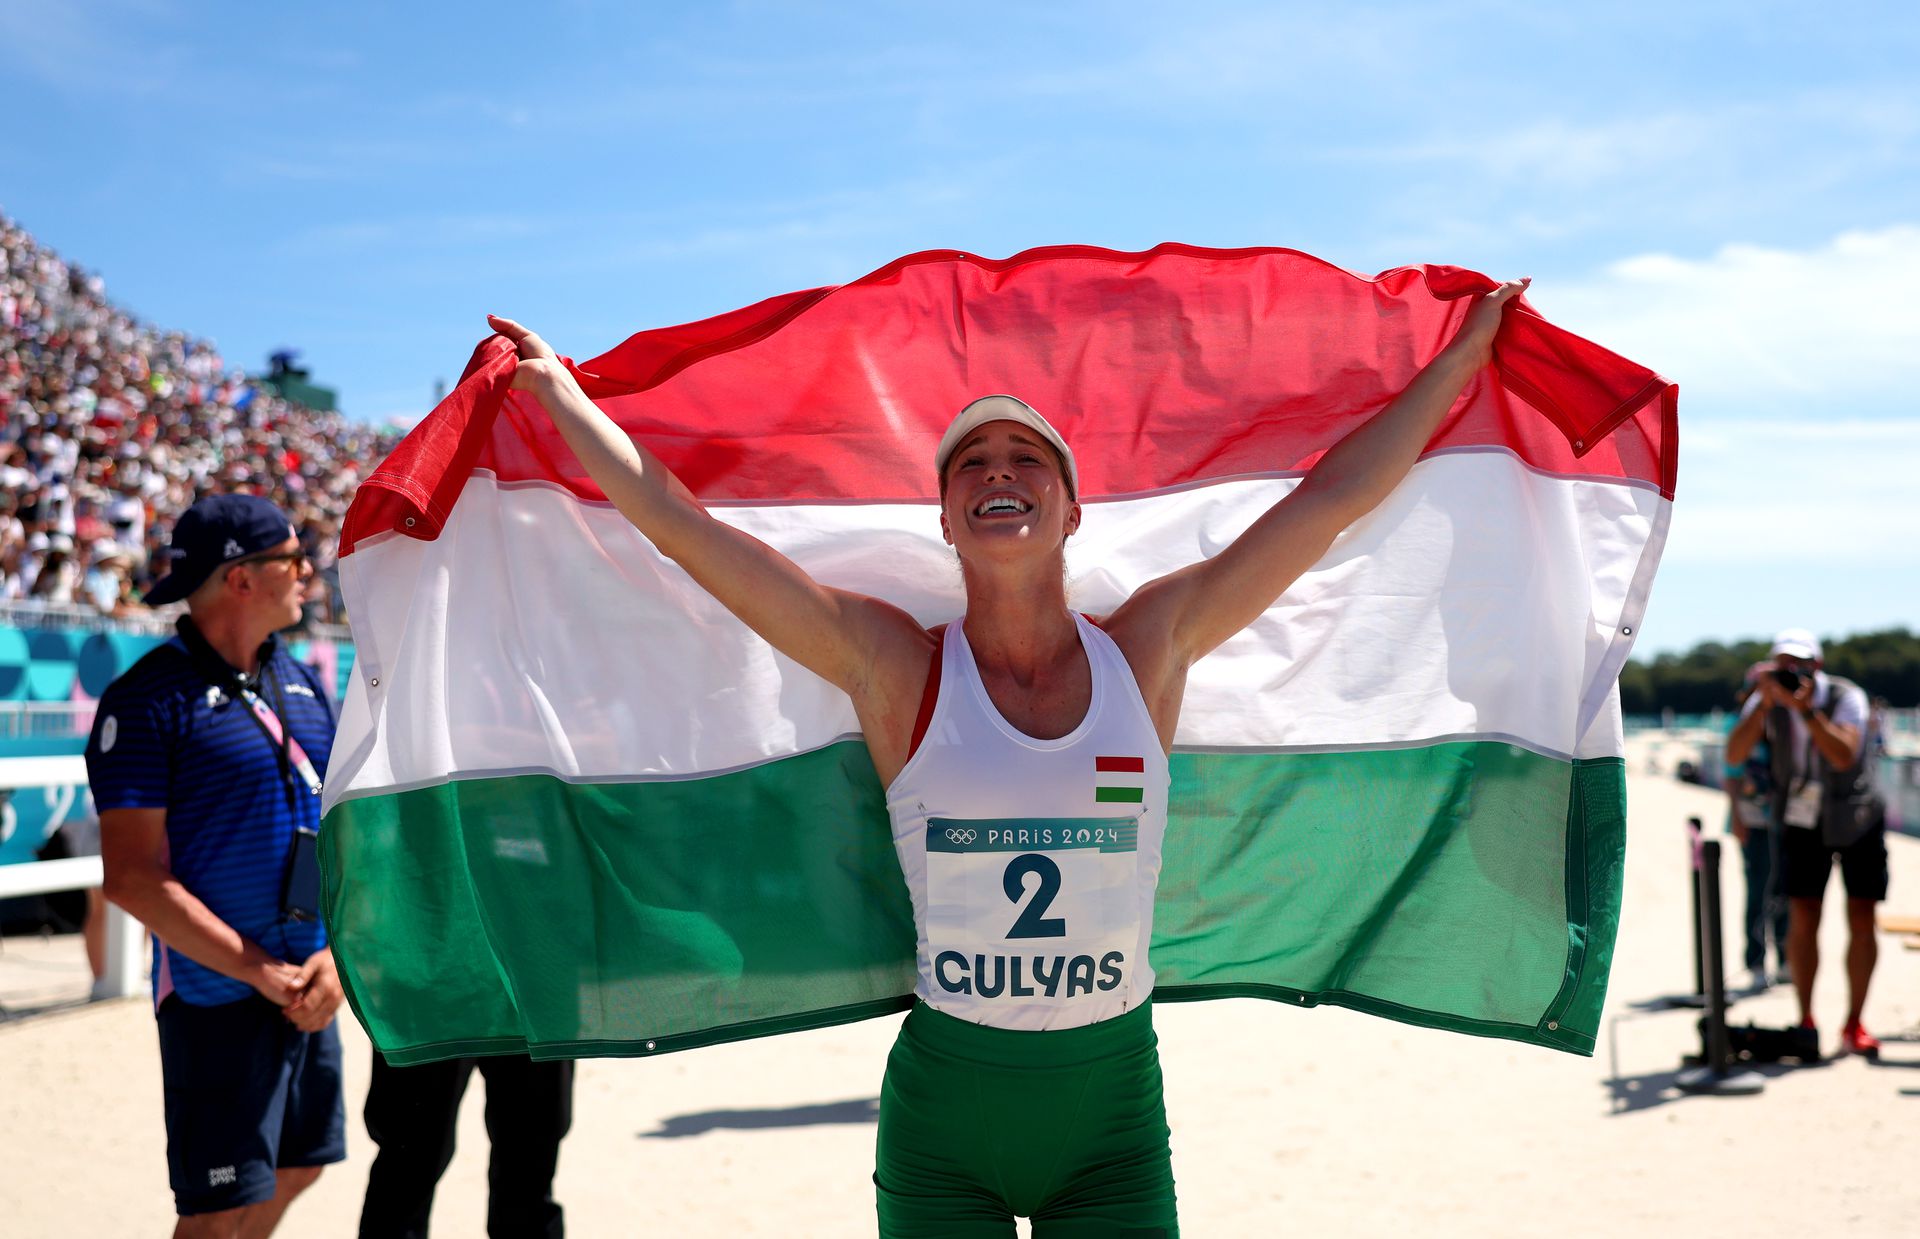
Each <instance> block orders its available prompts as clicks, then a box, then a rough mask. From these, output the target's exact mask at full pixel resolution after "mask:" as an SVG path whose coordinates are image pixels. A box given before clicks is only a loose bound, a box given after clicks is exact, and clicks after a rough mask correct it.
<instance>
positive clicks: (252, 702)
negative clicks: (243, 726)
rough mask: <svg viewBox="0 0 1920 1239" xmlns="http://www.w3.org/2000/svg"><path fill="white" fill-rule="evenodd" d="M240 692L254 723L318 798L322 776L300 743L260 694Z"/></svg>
mask: <svg viewBox="0 0 1920 1239" xmlns="http://www.w3.org/2000/svg"><path fill="white" fill-rule="evenodd" d="M239 691H240V700H241V701H243V702H245V703H246V705H247V709H248V710H250V711H252V712H253V721H254V722H256V723H258V724H260V730H262V731H264V732H266V733H267V739H269V740H271V741H273V747H274V749H275V751H276V752H278V753H284V754H285V755H286V759H287V761H288V762H289V763H291V764H292V766H293V768H294V770H295V772H297V773H298V774H299V775H300V781H301V782H303V783H305V784H306V785H307V790H308V791H309V792H311V793H313V794H314V795H316V796H318V795H319V794H320V775H319V774H318V773H317V772H316V771H315V770H314V768H313V763H312V762H311V761H309V760H308V759H307V752H306V750H305V749H303V748H301V747H300V742H299V741H298V740H296V739H294V738H293V733H292V732H290V731H288V730H287V729H286V728H285V727H283V726H281V723H280V716H279V715H277V714H275V713H274V712H273V710H272V709H271V708H270V707H269V706H268V705H267V703H266V702H265V701H264V700H262V699H261V697H260V694H259V693H256V692H254V691H253V690H252V689H251V688H244V687H243V688H241V689H240V690H239Z"/></svg>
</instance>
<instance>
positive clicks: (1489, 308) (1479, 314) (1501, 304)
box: [1453, 276, 1533, 366]
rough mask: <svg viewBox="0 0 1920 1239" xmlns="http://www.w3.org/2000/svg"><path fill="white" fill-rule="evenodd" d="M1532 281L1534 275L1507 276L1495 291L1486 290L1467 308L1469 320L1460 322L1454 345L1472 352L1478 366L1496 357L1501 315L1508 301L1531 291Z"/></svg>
mask: <svg viewBox="0 0 1920 1239" xmlns="http://www.w3.org/2000/svg"><path fill="white" fill-rule="evenodd" d="M1531 283H1533V277H1531V276H1529V277H1527V278H1526V279H1522V280H1507V281H1506V282H1504V283H1502V284H1501V285H1500V286H1499V287H1497V288H1495V289H1494V290H1493V291H1492V292H1489V293H1482V294H1481V296H1480V299H1479V300H1478V301H1476V302H1474V303H1473V308H1472V309H1471V310H1468V311H1467V321H1466V322H1464V323H1462V324H1461V325H1460V334H1459V335H1457V336H1455V337H1454V338H1453V346H1454V347H1455V348H1457V349H1461V350H1463V351H1466V352H1468V353H1470V354H1471V355H1472V356H1473V359H1474V362H1475V364H1476V365H1477V366H1484V365H1486V364H1487V363H1488V362H1490V361H1492V360H1493V337H1494V335H1495V333H1497V332H1498V331H1499V330H1500V317H1501V315H1502V314H1504V313H1505V312H1506V308H1507V302H1509V301H1511V300H1513V299H1514V298H1515V297H1518V296H1519V295H1520V294H1521V293H1523V292H1525V291H1527V286H1528V285H1529V284H1531Z"/></svg>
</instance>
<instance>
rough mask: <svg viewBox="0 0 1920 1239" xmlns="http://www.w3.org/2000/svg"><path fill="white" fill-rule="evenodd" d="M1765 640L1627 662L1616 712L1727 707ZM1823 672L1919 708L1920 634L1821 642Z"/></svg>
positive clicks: (1887, 632)
mask: <svg viewBox="0 0 1920 1239" xmlns="http://www.w3.org/2000/svg"><path fill="white" fill-rule="evenodd" d="M1771 645H1772V641H1771V640H1769V639H1767V638H1764V637H1755V638H1750V639H1748V640H1744V641H1735V642H1732V643H1730V644H1729V643H1724V642H1720V641H1704V642H1702V643H1701V644H1699V645H1696V646H1694V647H1693V648H1692V649H1690V650H1688V651H1687V652H1686V653H1684V654H1660V655H1657V656H1656V657H1655V658H1654V659H1653V661H1651V662H1641V661H1640V660H1639V659H1637V658H1636V659H1632V660H1630V661H1628V663H1627V665H1626V668H1625V670H1623V671H1621V673H1620V708H1621V710H1622V711H1624V712H1625V713H1627V714H1659V713H1660V712H1661V711H1663V710H1672V711H1673V712H1674V713H1676V714H1705V713H1706V712H1707V711H1709V710H1711V709H1713V708H1714V707H1715V706H1719V707H1721V708H1722V709H1730V708H1732V706H1733V703H1734V697H1735V694H1737V693H1738V692H1739V691H1740V684H1741V681H1742V679H1743V678H1744V677H1745V676H1746V673H1747V668H1748V667H1751V666H1752V665H1753V664H1754V663H1757V662H1759V661H1761V660H1762V659H1764V658H1766V657H1767V650H1768V648H1769V647H1770V646H1771ZM1821 646H1822V650H1823V652H1824V653H1825V654H1826V664H1825V665H1826V669H1827V670H1828V671H1830V672H1832V673H1833V674H1835V675H1842V676H1845V677H1846V678H1847V679H1849V680H1852V681H1853V682H1854V683H1856V684H1858V685H1859V686H1860V687H1861V688H1864V689H1866V690H1867V695H1868V696H1870V697H1885V698H1886V699H1887V701H1888V702H1889V703H1891V704H1892V705H1895V706H1902V707H1906V706H1914V705H1920V636H1916V635H1914V634H1913V633H1911V632H1908V631H1907V630H1906V629H1905V628H1887V629H1882V630H1881V631H1879V632H1863V633H1856V634H1854V635H1853V636H1850V637H1839V638H1835V639H1831V640H1829V639H1826V638H1822V640H1821Z"/></svg>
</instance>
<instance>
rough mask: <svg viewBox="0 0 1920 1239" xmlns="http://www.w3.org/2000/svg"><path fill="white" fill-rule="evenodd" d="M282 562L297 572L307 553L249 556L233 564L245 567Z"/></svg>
mask: <svg viewBox="0 0 1920 1239" xmlns="http://www.w3.org/2000/svg"><path fill="white" fill-rule="evenodd" d="M282 560H284V561H286V562H287V563H288V564H291V565H292V566H293V570H294V571H295V572H298V571H299V570H300V569H301V568H302V567H303V566H304V565H305V564H306V562H307V553H306V552H305V551H282V552H281V553H280V554H278V555H249V556H248V557H247V558H245V559H240V560H235V561H234V562H235V563H238V564H247V565H251V564H277V563H280V562H281V561H282Z"/></svg>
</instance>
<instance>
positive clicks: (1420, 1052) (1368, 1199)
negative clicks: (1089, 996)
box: [0, 743, 1920, 1239]
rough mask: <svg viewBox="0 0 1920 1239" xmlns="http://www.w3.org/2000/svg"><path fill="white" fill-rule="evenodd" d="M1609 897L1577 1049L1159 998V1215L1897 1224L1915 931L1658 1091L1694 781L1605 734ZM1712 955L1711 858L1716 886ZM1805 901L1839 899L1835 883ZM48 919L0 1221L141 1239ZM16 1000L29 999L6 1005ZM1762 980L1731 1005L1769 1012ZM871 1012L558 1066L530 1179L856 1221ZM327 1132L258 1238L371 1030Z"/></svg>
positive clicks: (1693, 1040) (12, 994)
mask: <svg viewBox="0 0 1920 1239" xmlns="http://www.w3.org/2000/svg"><path fill="white" fill-rule="evenodd" d="M1633 753H1634V756H1633V759H1632V768H1633V770H1634V773H1633V774H1632V775H1631V776H1630V779H1631V782H1630V803H1631V806H1632V809H1631V813H1632V817H1631V827H1630V838H1631V846H1630V847H1629V855H1628V873H1627V891H1626V910H1625V915H1624V917H1623V923H1622V929H1621V935H1620V942H1619V949H1618V954H1617V956H1616V960H1615V964H1614V970H1613V983H1612V992H1611V996H1610V999H1609V1002H1608V1012H1607V1018H1606V1022H1605V1025H1604V1028H1603V1031H1602V1038H1601V1044H1600V1050H1599V1053H1598V1054H1597V1055H1596V1056H1595V1057H1594V1058H1592V1059H1583V1058H1576V1057H1572V1056H1568V1055H1564V1054H1558V1053H1554V1052H1551V1051H1546V1050H1539V1049H1533V1048H1530V1047H1525V1046H1518V1045H1512V1044H1508V1043H1505V1042H1497V1041H1485V1040H1478V1039H1474V1038H1469V1037H1463V1036H1459V1035H1455V1034H1446V1033H1437V1032H1430V1031H1425V1030H1422V1029H1415V1028H1407V1027H1402V1026H1400V1025H1396V1024H1393V1023H1389V1022H1387V1021H1385V1020H1380V1019H1375V1018H1370V1017H1366V1016H1360V1015H1354V1014H1351V1013H1348V1012H1344V1011H1338V1010H1331V1009H1322V1010H1315V1011H1296V1010H1289V1009H1286V1008H1283V1007H1280V1006H1278V1005H1276V1004H1272V1003H1262V1002H1253V1001H1234V1002H1209V1003H1195V1004H1181V1005H1174V1006H1168V1007H1165V1008H1162V1009H1161V1010H1160V1011H1159V1012H1158V1014H1157V1016H1156V1018H1157V1020H1158V1024H1159V1029H1160V1037H1161V1045H1162V1049H1163V1052H1164V1056H1165V1063H1166V1074H1167V1092H1168V1105H1169V1108H1170V1111H1171V1115H1170V1117H1171V1120H1172V1124H1173V1130H1174V1166H1175V1172H1176V1174H1177V1176H1178V1179H1179V1190H1180V1201H1181V1215H1182V1222H1183V1231H1184V1233H1185V1234H1187V1235H1190V1236H1202V1237H1205V1236H1269V1235H1278V1234H1281V1233H1286V1234H1292V1235H1314V1236H1318V1235H1371V1234H1380V1233H1389V1232H1391V1233H1399V1234H1421V1235H1437V1236H1454V1235H1459V1236H1466V1235H1476V1236H1478V1235H1516V1236H1518V1235H1528V1236H1539V1235H1548V1234H1551V1235H1554V1236H1582V1235H1618V1234H1622V1233H1643V1234H1654V1235H1669V1234H1673V1235H1688V1236H1703V1235H1732V1236H1770V1235H1779V1236H1791V1237H1792V1239H1805V1237H1806V1236H1809V1235H1824V1234H1832V1233H1838V1232H1840V1231H1841V1230H1842V1229H1843V1228H1844V1230H1845V1232H1846V1233H1847V1234H1849V1235H1861V1236H1875V1235H1888V1236H1892V1235H1910V1234H1912V1233H1914V1227H1915V1225H1916V1223H1915V1221H1914V1219H1915V1218H1917V1217H1920V1176H1916V1175H1915V1174H1913V1173H1912V1169H1911V1167H1912V1156H1911V1146H1909V1145H1908V1144H1907V1143H1906V1141H1907V1139H1908V1138H1909V1134H1910V1133H1911V1132H1912V1130H1913V1129H1914V1126H1915V1123H1916V1121H1917V1120H1920V952H1913V951H1908V950H1906V949H1904V946H1903V944H1902V942H1901V941H1900V940H1898V939H1895V938H1891V937H1888V936H1885V935H1883V936H1882V938H1881V950H1882V955H1881V967H1880V971H1879V973H1878V975H1877V977H1876V979H1875V984H1874V989H1873V995H1872V998H1871V1000H1870V1002H1869V1004H1868V1009H1867V1010H1868V1025H1869V1026H1870V1027H1872V1028H1873V1029H1875V1030H1876V1031H1878V1032H1879V1033H1880V1034H1881V1035H1882V1037H1883V1038H1884V1039H1886V1041H1887V1045H1886V1052H1885V1054H1884V1055H1883V1056H1882V1061H1881V1062H1880V1063H1879V1064H1878V1065H1874V1064H1870V1063H1868V1062H1866V1061H1864V1060H1861V1059H1856V1058H1845V1059H1840V1060H1837V1061H1830V1062H1828V1063H1825V1064H1823V1065H1820V1066H1817V1067H1810V1068H1775V1067H1769V1068H1766V1069H1765V1072H1766V1075H1767V1081H1766V1089H1765V1091H1764V1093H1762V1094H1761V1095H1759V1096H1752V1097H1738V1098H1727V1097H1693V1096H1686V1095H1683V1094H1681V1093H1679V1092H1678V1091H1677V1090H1676V1089H1675V1088H1674V1077H1675V1074H1676V1072H1677V1070H1678V1068H1679V1067H1680V1065H1681V1058H1682V1056H1683V1055H1684V1054H1686V1053H1688V1052H1690V1051H1691V1050H1693V1049H1694V1047H1695V1046H1696V1044H1697V1034H1696V1031H1695V1028H1694V1020H1695V1018H1696V1016H1695V1014H1694V1013H1692V1012H1689V1011H1685V1010H1662V1009H1658V1005H1659V1004H1658V1000H1660V999H1661V998H1663V997H1664V996H1667V995H1670V994H1674V993H1678V992H1682V991H1685V990H1688V989H1691V988H1692V986H1691V978H1692V966H1691V963H1690V956H1689V950H1690V945H1689V941H1690V940H1689V937H1688V916H1689V911H1688V894H1687V885H1686V872H1687V871H1686V861H1685V856H1686V850H1685V842H1684V831H1683V823H1684V821H1685V819H1686V817H1687V816H1688V815H1689V814H1695V813H1697V814H1702V815H1703V816H1705V817H1706V819H1707V820H1708V822H1709V823H1717V822H1718V821H1719V820H1720V817H1721V806H1722V803H1723V802H1722V801H1721V799H1720V797H1718V796H1717V795H1715V794H1712V793H1709V792H1706V791H1704V790H1702V789H1699V788H1693V787H1687V786H1684V785H1681V784H1678V783H1675V782H1672V781H1671V780H1669V779H1665V778H1660V777H1656V776H1654V775H1651V774H1649V773H1646V772H1647V771H1648V770H1649V768H1650V767H1651V766H1652V765H1654V764H1658V763H1659V762H1661V761H1662V760H1663V754H1662V753H1661V751H1660V750H1659V748H1658V747H1657V746H1656V747H1654V748H1649V747H1648V746H1647V745H1646V744H1645V743H1642V744H1640V745H1638V746H1636V748H1635V749H1634V750H1633ZM1890 847H1891V850H1892V863H1893V868H1894V879H1893V898H1892V900H1891V902H1890V903H1889V905H1888V909H1889V910H1890V911H1894V912H1904V913H1908V914H1920V840H1914V839H1907V838H1895V839H1893V840H1891V841H1890ZM1725 889H1726V891H1727V894H1728V905H1729V906H1728V917H1727V942H1728V944H1729V949H1730V950H1731V951H1733V952H1734V954H1735V956H1736V957H1737V954H1738V947H1737V944H1738V942H1739V936H1738V927H1737V924H1736V923H1735V920H1734V918H1735V915H1736V911H1735V909H1736V907H1737V905H1738V903H1739V899H1740V893H1741V890H1742V886H1741V881H1740V877H1739V873H1738V863H1737V858H1735V859H1734V863H1733V864H1732V866H1731V868H1730V870H1729V873H1728V875H1727V878H1726V882H1725ZM1832 903H1837V887H1836V898H1835V899H1834V900H1832ZM1838 912H1839V909H1838V908H1837V907H1835V906H1830V907H1829V914H1828V918H1827V921H1828V924H1827V927H1826V933H1825V935H1824V938H1823V951H1824V952H1825V954H1826V958H1827V959H1828V961H1829V966H1828V967H1827V968H1825V969H1824V970H1823V971H1822V974H1821V979H1820V987H1819V992H1818V995H1817V1005H1818V1013H1819V1015H1820V1019H1821V1033H1822V1041H1823V1043H1824V1045H1825V1046H1826V1048H1827V1049H1828V1050H1829V1052H1831V1051H1832V1050H1834V1048H1835V1047H1836V1042H1837V1034H1838V1026H1839V1022H1840V1019H1841V1016H1842V1014H1843V1013H1844V1007H1845V992H1844V990H1845V982H1844V977H1843V976H1842V974H1841V972H1840V970H1839V968H1838V967H1837V966H1835V965H1837V964H1838V962H1839V960H1840V957H1841V953H1842V951H1843V950H1844V946H1845V932H1844V926H1843V925H1842V923H1841V919H1840V917H1839V915H1838ZM86 986H87V976H86V970H85V965H84V963H83V962H82V959H81V953H80V947H79V943H78V941H77V940H76V939H73V938H55V939H51V940H46V941H43V940H40V939H31V938H29V939H21V938H14V939H9V940H7V941H6V943H5V949H4V952H0V1006H4V1007H5V1008H6V1010H7V1011H8V1012H9V1013H10V1014H11V1018H8V1019H6V1020H5V1021H4V1022H0V1231H4V1232H5V1233H7V1234H16V1235H22V1236H26V1235H83V1236H93V1235H116V1236H117V1235H135V1234H160V1233H164V1230H165V1229H166V1228H167V1226H168V1225H169V1221H170V1215H171V1198H170V1196H169V1193H168V1191H167V1182H166V1170H165V1161H164V1144H163V1136H162V1130H161V1120H160V1078H159V1064H158V1056H157V1051H156V1049H155V1044H154V1036H153V1030H152V1027H151V1025H152V1017H151V1015H150V1013H149V1010H148V1008H147V1006H146V1004H145V1003H144V1002H142V1001H139V1000H123V1001H118V1002H110V1003H98V1004H92V1005H87V1004H86V1003H85V1002H84V1001H83V998H82V996H83V995H84V993H85V991H86ZM35 1009H37V1010H38V1011H39V1013H38V1014H30V1015H26V1016H24V1017H23V1016H22V1013H23V1012H27V1011H32V1010H35ZM1792 1017H1793V1010H1792V997H1791V992H1790V991H1789V990H1786V989H1784V988H1779V989H1775V990H1772V991H1770V992H1767V993H1765V994H1762V995H1760V996H1758V997H1754V998H1751V999H1746V1000H1743V1001H1741V1002H1740V1003H1739V1004H1738V1006H1737V1007H1736V1009H1735V1013H1734V1018H1735V1020H1736V1021H1746V1020H1754V1021H1758V1022H1760V1023H1763V1024H1764V1023H1773V1024H1784V1023H1788V1022H1790V1021H1791V1019H1792ZM895 1023H896V1020H894V1019H887V1020H876V1021H870V1022H868V1023H865V1024H857V1025H853V1026H850V1027H846V1028H838V1029H830V1030H826V1031H823V1032H817V1033H808V1034H801V1035H795V1036H788V1037H778V1038H774V1039H771V1040H767V1041H759V1042H750V1043H747V1044H743V1045H733V1046H725V1047H720V1048H715V1049H708V1050H698V1051H693V1052H691V1053H686V1054H679V1055H672V1056H669V1057H665V1058H660V1059H654V1060H650V1061H633V1060H597V1061H590V1062H587V1063H584V1064H582V1067H581V1071H580V1078H579V1086H578V1093H577V1097H576V1118H575V1123H574V1129H573V1134H572V1135H571V1136H570V1137H569V1138H568V1140H567V1143H566V1145H565V1147H564V1149H563V1151H562V1155H561V1164H560V1175H559V1181H558V1184H557V1191H558V1195H559V1196H560V1198H561V1200H562V1202H563V1203H564V1204H565V1206H566V1209H567V1214H568V1220H569V1223H570V1229H571V1232H572V1233H573V1234H575V1235H581V1236H599V1235H630V1234H669V1235H692V1236H705V1235H715V1236H718V1235H727V1236H736V1235H782V1236H856V1235H870V1234H872V1233H873V1230H874V1225H873V1206H872V1199H871V1188H870V1185H869V1182H868V1178H867V1176H868V1174H869V1171H870V1169H871V1158H872V1152H873V1116H874V1106H875V1099H876V1095H877V1089H878V1083H879V1076H880V1070H881V1066H882V1063H883V1060H884V1056H885V1053H886V1049H887V1046H888V1044H889V1042H890V1040H891V1038H892V1036H893V1032H894V1026H895ZM345 1031H346V1038H347V1046H348V1049H347V1058H348V1065H349V1077H348V1089H349V1098H350V1102H349V1106H350V1110H351V1129H350V1137H349V1138H350V1156H349V1159H348V1160H347V1161H346V1162H345V1163H344V1164H342V1165H339V1166H335V1167H333V1168H331V1169H330V1170H329V1171H328V1172H327V1173H326V1174H325V1175H324V1176H323V1177H322V1179H321V1180H320V1182H319V1184H318V1185H317V1186H315V1187H314V1188H313V1190H312V1191H311V1192H309V1193H308V1194H307V1195H306V1197H304V1198H303V1199H301V1200H300V1201H299V1202H297V1203H296V1204H295V1205H294V1207H293V1209H292V1211H291V1212H290V1214H289V1215H288V1219H287V1222H286V1224H285V1225H284V1226H283V1227H282V1229H281V1231H280V1232H279V1233H280V1234H282V1235H287V1236H335V1235H346V1234H351V1233H352V1230H353V1226H354V1223H355V1219H356V1218H357V1217H358V1212H359V1204H360V1197H361V1193H362V1190H363V1188H364V1185H365V1177H366V1171H367V1165H368V1163H369V1160H370V1158H371V1154H372V1146H371V1145H370V1144H369V1142H368V1141H367V1139H366V1136H365V1133H364V1131H363V1130H362V1128H361V1126H360V1121H359V1113H358V1111H359V1105H360V1100H361V1098H362V1097H363V1096H364V1093H365V1087H366V1073H367V1060H368V1054H369V1050H368V1047H367V1042H366V1039H365V1036H364V1035H363V1034H362V1033H361V1032H360V1030H359V1028H358V1027H357V1026H356V1025H354V1024H352V1023H351V1021H349V1022H348V1023H347V1026H346V1030H345ZM481 1091H482V1090H481V1086H480V1085H479V1084H478V1083H477V1082H476V1083H475V1085H474V1087H473V1089H472V1090H471V1091H470V1092H469V1094H468V1098H467V1105H466V1107H465V1109H464V1110H463V1112H462V1116H461V1135H460V1140H461V1146H460V1151H459V1153H458V1155H457V1156H456V1158H455V1160H454V1163H453V1166H452V1168H451V1169H450V1170H449V1171H448V1172H447V1176H446V1178H445V1179H444V1180H443V1182H442V1184H441V1188H440V1195H439V1199H438V1203H437V1205H436V1211H435V1216H434V1224H435V1225H434V1232H435V1234H436V1235H443V1236H468V1235H474V1236H477V1235H480V1234H481V1233H482V1229H483V1227H482V1220H483V1217H484V1210H485V1194H486V1186H485V1184H486V1140H485V1135H484V1132H483V1129H482V1127H481V1123H480V1100H481Z"/></svg>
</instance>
